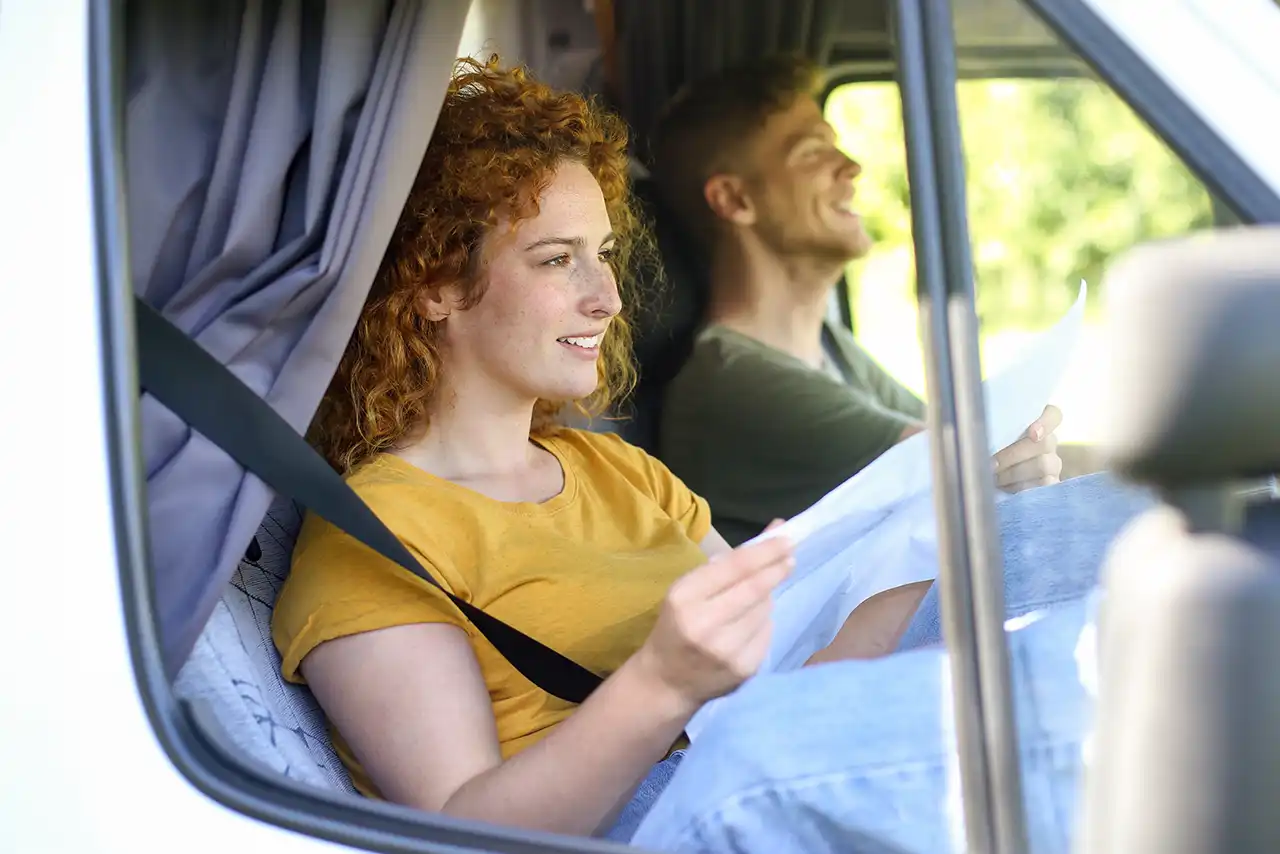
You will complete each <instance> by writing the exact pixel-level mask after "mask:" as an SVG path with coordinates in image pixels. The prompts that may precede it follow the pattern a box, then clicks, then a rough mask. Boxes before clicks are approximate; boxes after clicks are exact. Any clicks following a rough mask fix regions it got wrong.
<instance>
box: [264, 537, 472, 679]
mask: <svg viewBox="0 0 1280 854" xmlns="http://www.w3.org/2000/svg"><path fill="white" fill-rule="evenodd" d="M409 551H410V553H412V554H414V556H415V557H417V558H418V560H419V562H421V563H422V564H423V566H424V568H425V569H426V570H427V571H428V572H430V573H431V574H432V575H433V577H435V578H436V579H437V580H438V581H440V582H441V583H442V584H444V585H445V586H446V587H448V588H449V589H450V592H452V593H454V594H455V595H459V596H462V598H464V599H465V598H466V596H465V594H464V592H463V591H460V590H458V589H456V588H457V587H459V586H461V585H460V584H459V582H458V581H457V580H456V579H450V578H449V576H448V575H447V574H446V573H442V572H441V571H440V570H439V568H438V567H436V566H433V565H432V564H431V562H430V561H429V560H428V559H426V558H425V556H424V555H422V554H421V553H418V552H416V551H415V549H413V548H412V547H410V548H409ZM416 623H448V624H450V625H454V626H458V627H459V628H461V629H462V630H463V631H465V632H467V633H468V635H472V634H473V633H474V631H475V629H474V627H473V626H472V625H471V623H470V622H469V621H467V620H466V618H465V617H463V615H462V612H461V611H460V610H458V608H457V606H455V605H454V604H453V603H452V602H451V601H449V599H448V597H447V596H446V595H445V594H444V593H443V592H442V591H441V590H440V589H439V588H437V587H435V586H433V585H431V584H429V583H428V582H426V581H424V580H423V579H421V578H418V577H417V576H416V575H414V574H412V573H410V572H409V571H408V570H406V569H404V568H403V567H401V566H399V565H398V564H396V563H393V562H392V561H389V560H387V559H386V558H384V557H382V555H380V554H378V553H377V552H375V551H373V550H372V549H370V548H368V547H367V546H365V545H364V544H363V543H361V542H359V541H358V540H356V539H355V538H354V537H351V536H350V535H349V534H347V533H345V532H343V531H341V530H340V529H338V528H336V527H334V526H333V525H331V524H329V523H328V522H326V521H324V520H323V519H320V518H319V517H316V516H314V515H311V514H308V515H307V518H306V521H305V522H304V523H303V527H302V531H301V532H300V533H299V536H298V543H297V547H296V548H295V549H294V554H293V562H292V566H291V568H290V572H289V577H288V579H287V580H286V581H285V584H284V587H283V588H282V589H281V591H280V596H279V598H278V599H277V600H276V606H275V611H274V614H273V616H272V621H271V634H272V639H273V640H274V642H275V645H276V648H277V649H278V650H279V652H280V656H281V658H282V660H283V663H282V666H281V673H282V675H283V676H284V678H285V679H286V680H288V681H290V682H297V683H303V682H304V681H305V680H304V679H303V678H302V673H301V671H300V670H299V665H300V664H301V663H302V660H303V659H304V658H306V656H307V654H308V653H310V652H311V651H312V650H313V649H315V648H316V647H317V646H319V645H320V644H322V643H324V642H326V641H330V640H334V639H336V638H341V637H346V636H348V635H355V634H360V633H362V632H371V631H376V630H378V629H386V628H392V627H394V626H403V625H412V624H416Z"/></svg>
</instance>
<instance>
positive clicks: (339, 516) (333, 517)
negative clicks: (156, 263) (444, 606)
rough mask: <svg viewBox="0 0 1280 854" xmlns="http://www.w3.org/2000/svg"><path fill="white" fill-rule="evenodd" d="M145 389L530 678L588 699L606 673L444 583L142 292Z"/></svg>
mask: <svg viewBox="0 0 1280 854" xmlns="http://www.w3.org/2000/svg"><path fill="white" fill-rule="evenodd" d="M135 314H136V326H137V339H138V353H139V360H138V374H139V378H140V381H141V386H142V389H143V391H146V392H149V393H150V394H151V395H152V396H153V397H155V398H156V400H158V401H159V402H160V403H162V404H164V405H165V406H167V407H168V408H169V409H170V410H172V412H173V413H174V414H175V415H177V416H178V417H179V418H181V419H182V420H183V421H185V422H186V423H187V424H188V425H189V426H190V427H191V428H192V429H193V430H196V431H197V432H199V433H201V434H202V435H204V436H205V437H206V438H207V439H209V441H211V442H213V443H214V444H215V445H217V446H218V447H219V448H221V449H222V450H224V451H226V452H227V453H228V454H230V455H231V457H232V458H233V459H235V460H236V462H238V463H240V465H242V466H244V467H245V468H246V469H248V470H249V471H251V472H253V473H254V474H255V475H257V476H258V477H260V478H262V480H263V481H264V482H265V483H266V484H267V485H268V486H270V487H271V488H272V489H274V490H275V491H276V492H277V493H280V494H282V495H285V496H287V497H289V498H292V499H293V500H295V501H297V502H298V503H299V504H301V505H303V506H304V507H307V508H308V509H310V510H311V511H312V512H314V513H316V514H317V515H319V516H321V517H323V518H324V519H327V520H328V521H329V522H331V523H332V524H334V525H336V526H337V527H339V528H341V529H342V530H343V531H346V532H347V533H348V534H350V535H351V536H352V537H355V538H356V539H357V540H359V541H360V542H362V543H364V544H365V545H366V546H368V547H369V548H371V549H373V550H374V551H375V552H377V553H378V554H380V555H382V556H383V557H385V558H386V559H387V560H390V561H393V562H395V563H397V564H399V565H400V566H402V567H404V568H405V569H407V570H408V571H409V572H412V573H413V574H414V575H416V576H418V577H419V578H421V579H423V580H424V581H427V582H429V583H430V584H433V585H435V586H436V587H438V588H440V590H441V591H443V592H444V594H445V595H446V596H448V597H449V600H450V601H451V602H453V604H455V605H457V606H458V608H459V609H460V610H461V611H462V613H463V614H465V615H466V617H467V619H468V620H470V621H471V622H472V623H473V624H474V625H475V626H476V628H478V629H479V630H480V632H481V633H482V634H483V635H484V636H485V637H486V638H487V639H488V640H489V642H490V643H491V644H493V645H494V647H495V648H496V649H497V650H498V652H499V653H501V654H502V656H503V657H504V658H506V659H507V661H509V662H510V663H511V665H512V666H513V667H515V669H516V670H518V671H520V673H521V674H523V675H524V677H525V678H526V679H528V680H529V681H530V682H532V683H533V684H535V685H537V686H538V687H539V688H541V689H542V690H544V691H546V692H547V693H548V694H552V695H554V696H556V697H559V698H560V699H562V700H565V701H567V702H570V703H581V702H582V701H583V700H585V699H586V698H587V696H588V695H589V694H590V693H591V692H592V691H593V690H595V688H596V686H598V685H599V684H600V682H601V678H600V677H599V676H597V675H596V674H594V673H592V672H591V671H589V670H587V669H586V668H584V667H582V666H581V665H579V664H577V663H576V662H574V661H571V660H570V659H568V658H566V657H564V656H563V655H561V654H560V653H558V652H556V651H555V650H553V649H551V648H550V647H548V646H545V645H543V644H542V643H540V642H538V641H536V640H534V639H533V638H531V637H529V636H528V635H526V634H525V633H523V632H521V631H519V630H518V629H514V628H512V627H511V626H508V625H507V624H506V623H504V622H502V621H501V620H499V619H497V618H495V617H492V616H490V615H488V614H486V613H485V612H484V611H482V610H480V609H479V608H477V607H475V606H474V605H472V604H471V603H470V602H466V601H464V600H462V599H460V598H458V597H457V596H455V595H454V594H453V593H450V592H449V591H448V590H446V589H445V588H444V586H443V585H442V584H440V582H439V581H437V580H436V579H435V578H434V577H432V575H431V573H430V572H428V571H427V570H426V569H425V568H424V567H423V566H422V564H420V563H419V562H418V561H417V560H416V559H415V558H414V557H413V555H412V554H411V553H410V552H409V550H408V549H407V548H405V546H404V544H403V543H402V542H400V540H399V538H397V537H396V535H395V534H393V533H391V530H390V529H389V528H387V526H386V525H384V524H383V523H382V521H381V520H380V519H379V518H378V517H377V516H376V515H375V514H374V512H373V510H371V509H370V508H369V505H367V504H365V502H364V500H363V499H362V498H360V496H359V495H357V494H356V492H355V490H353V489H352V488H351V487H350V486H348V485H347V483H346V481H344V480H343V479H342V477H341V476H340V475H339V474H338V473H337V472H336V471H334V470H333V468H332V467H331V466H330V465H329V464H328V463H327V462H325V460H324V458H323V457H321V456H320V454H319V453H317V452H316V450H315V449H314V448H312V447H311V445H310V444H308V443H307V441H306V440H305V439H304V438H303V437H302V436H300V435H298V433H297V432H296V431H295V430H294V429H293V428H292V427H291V426H289V423H288V422H287V421H285V420H284V418H282V417H281V416H280V414H279V413H277V412H276V411H275V410H274V409H272V408H271V406H270V405H269V404H267V402H266V401H264V400H263V399H262V398H261V397H259V396H258V395H257V394H256V393H254V391H253V390H252V389H251V388H249V387H248V386H247V385H245V384H244V383H243V382H242V381H241V380H240V378H239V377H237V376H236V375H235V374H233V373H231V371H230V370H228V369H227V367H226V366H225V365H223V364H222V363H221V362H219V361H218V360H217V359H215V358H214V357H213V356H212V355H210V354H209V353H208V351H206V350H205V349H204V348H203V347H201V346H200V345H199V344H197V343H196V342H195V341H193V340H191V339H190V338H188V337H187V335H186V334H185V333H184V332H183V331H182V330H181V329H179V328H178V327H176V326H174V325H173V324H172V323H170V322H169V321H168V320H166V319H165V318H164V317H163V316H162V315H161V314H160V313H159V312H157V311H156V310H155V309H153V308H152V307H151V306H150V305H148V304H147V303H146V302H144V301H143V300H142V299H141V298H140V297H135Z"/></svg>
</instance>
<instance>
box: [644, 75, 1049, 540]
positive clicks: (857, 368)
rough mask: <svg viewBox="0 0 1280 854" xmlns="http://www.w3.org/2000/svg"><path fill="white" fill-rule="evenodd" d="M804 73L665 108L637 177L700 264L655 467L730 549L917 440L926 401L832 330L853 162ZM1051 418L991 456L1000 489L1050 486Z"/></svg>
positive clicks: (856, 247) (854, 216)
mask: <svg viewBox="0 0 1280 854" xmlns="http://www.w3.org/2000/svg"><path fill="white" fill-rule="evenodd" d="M819 82H820V78H819V74H818V72H817V70H816V69H815V68H814V67H813V66H811V65H809V64H807V63H806V62H804V61H802V60H798V59H794V58H790V57H775V58H770V59H766V60H764V61H762V62H759V63H756V64H754V65H750V66H746V67H742V68H738V69H734V70H731V71H728V72H725V73H722V74H720V75H718V76H716V77H713V78H709V79H707V80H704V81H702V82H700V83H698V84H696V85H694V86H693V87H692V88H690V89H687V90H686V91H684V92H683V93H681V94H680V95H679V96H677V98H676V99H674V100H673V102H672V103H671V104H670V105H669V107H668V109H667V111H666V113H665V115H664V116H663V118H662V120H661V121H660V123H659V126H658V128H657V130H656V132H655V135H654V139H653V145H652V151H653V175H654V179H655V180H656V182H657V185H658V188H659V192H660V194H661V196H662V198H663V200H664V202H665V203H666V205H667V207H668V208H669V209H670V210H671V211H672V212H673V213H674V214H675V216H676V217H677V219H678V220H679V222H680V224H681V225H682V226H683V227H684V228H685V229H686V230H687V231H688V233H689V234H690V235H691V236H692V237H693V238H694V240H695V241H696V242H697V243H698V245H699V248H700V249H701V250H702V252H703V254H704V258H705V259H706V260H707V261H708V262H709V271H710V273H709V275H710V282H709V285H710V302H709V308H708V313H707V317H706V318H705V326H704V328H703V329H702V330H701V332H700V334H699V337H698V340H697V342H696V344H695V346H694V349H693V352H692V354H691V356H690V358H689V360H688V362H687V363H686V364H685V365H684V366H683V368H682V369H681V371H680V373H679V374H678V375H677V376H676V378H675V379H674V380H673V381H672V382H671V384H670V386H669V387H668V390H667V393H666V399H665V401H664V405H663V413H662V423H661V427H660V430H661V432H660V447H661V453H662V456H663V458H664V460H665V462H666V463H667V464H668V465H669V466H670V467H671V468H672V469H673V470H674V471H675V472H676V474H678V475H679V476H680V477H681V478H682V479H684V480H685V482H686V483H688V484H689V486H690V487H691V488H692V489H693V490H694V491H696V492H698V493H700V494H702V495H703V496H705V497H706V498H707V500H708V501H709V502H710V504H711V507H712V511H713V514H714V516H715V519H716V526H717V528H718V529H719V530H720V531H721V532H722V533H723V534H724V536H725V537H726V539H728V540H729V542H730V543H732V544H735V545H736V544H738V543H741V542H743V541H745V540H747V539H749V538H750V537H752V536H754V535H755V534H758V533H759V532H760V531H761V530H763V529H764V527H765V526H766V525H767V524H768V523H769V521H770V520H772V519H775V518H788V517H790V516H793V515H795V514H796V513H799V512H800V511H802V510H804V509H805V508H806V507H808V506H810V505H811V504H813V503H814V502H815V501H816V500H818V499H819V498H821V497H822V496H823V495H824V494H826V493H827V492H829V491H830V490H831V489H833V488H834V487H836V486H838V485H839V484H840V483H842V482H843V481H845V480H846V479H848V478H849V477H851V476H853V475H854V474H856V473H857V472H858V471H860V470H861V469H862V468H864V467H865V466H867V465H868V464H869V463H871V462H872V461H873V460H875V459H876V458H877V457H878V456H880V455H881V454H882V453H884V452H885V451H886V450H888V449H889V448H890V447H891V446H892V445H893V444H895V443H896V442H899V441H902V440H903V439H905V438H907V437H908V436H911V435H912V434H914V433H917V432H919V431H920V430H921V429H923V424H922V422H923V419H924V404H923V403H922V402H921V401H920V400H919V399H918V398H917V397H915V396H914V395H913V394H911V392H909V391H908V390H907V389H906V388H904V387H903V386H902V385H901V384H899V383H898V382H896V381H895V380H894V379H893V378H892V377H891V376H889V374H887V373H886V372H885V371H884V370H883V369H882V368H881V367H880V366H879V365H877V364H876V363H875V362H874V361H873V360H872V359H871V357H870V356H869V355H868V354H867V353H866V352H865V351H863V350H862V348H861V347H859V345H858V344H857V342H856V341H855V340H854V338H853V336H852V335H850V334H849V332H848V330H847V329H845V328H844V327H842V326H840V325H838V324H830V323H827V322H825V318H826V314H827V307H828V305H829V301H830V297H831V293H832V289H833V288H834V286H835V285H836V283H837V282H838V281H839V279H840V276H841V274H842V272H843V271H844V268H845V265H846V264H848V263H849V262H850V261H852V260H854V259H856V258H859V257H861V256H863V255H865V254H866V252H867V251H868V250H869V249H870V248H871V238H870V236H869V235H868V234H867V231H866V229H865V228H864V226H863V223H862V219H861V217H860V216H859V215H858V213H857V211H856V209H855V207H854V203H855V179H856V178H857V177H858V175H859V174H860V173H861V171H862V167H861V166H859V164H858V163H857V162H855V161H854V160H852V159H850V158H849V157H848V156H846V155H845V154H844V153H843V152H841V151H840V149H838V148H837V147H836V137H835V132H834V131H833V130H832V128H831V126H830V125H829V124H827V122H826V121H825V120H824V119H823V115H822V109H821V107H820V105H819V104H818V101H817V98H816V95H817V93H818V91H819V90H818V86H819ZM1060 421H1061V414H1060V413H1059V412H1058V411H1057V410H1056V409H1055V408H1053V407H1049V408H1048V409H1047V410H1046V411H1045V413H1044V414H1043V415H1042V416H1041V417H1040V419H1038V420H1037V422H1036V423H1034V424H1032V425H1031V426H1030V428H1028V431H1027V434H1026V436H1024V438H1023V439H1022V440H1020V441H1019V442H1017V443H1015V444H1014V445H1011V446H1010V447H1008V448H1006V449H1004V450H1003V451H1001V452H1000V453H999V454H997V455H996V479H997V484H998V486H999V487H1000V488H1001V489H1004V490H1006V491H1009V492H1016V491H1020V490H1023V489H1027V488H1030V487H1033V486H1038V485H1042V484H1049V483H1055V482H1056V481H1057V480H1058V476H1059V474H1060V472H1061V468H1062V461H1061V460H1060V459H1059V458H1058V456H1057V453H1056V447H1057V438H1056V436H1055V435H1054V432H1053V431H1054V429H1055V428H1056V427H1057V426H1058V424H1059V422H1060Z"/></svg>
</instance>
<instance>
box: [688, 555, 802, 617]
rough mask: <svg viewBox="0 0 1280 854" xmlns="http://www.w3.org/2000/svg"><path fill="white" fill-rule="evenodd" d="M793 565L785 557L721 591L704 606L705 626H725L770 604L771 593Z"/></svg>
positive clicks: (792, 561)
mask: <svg viewBox="0 0 1280 854" xmlns="http://www.w3.org/2000/svg"><path fill="white" fill-rule="evenodd" d="M794 565H795V563H794V559H793V558H792V557H791V556H790V555H787V556H785V557H783V558H782V559H780V560H776V561H774V562H773V563H770V564H766V565H765V566H763V567H761V568H760V569H759V570H758V571H756V572H753V573H751V574H749V575H745V576H743V578H742V579H741V580H740V581H739V582H738V583H737V584H734V585H732V586H730V587H726V588H725V589H723V590H721V591H720V592H719V593H717V594H716V595H715V596H713V597H711V598H710V599H709V600H708V601H707V603H706V606H705V607H706V609H707V612H706V615H707V620H708V622H709V623H712V624H719V625H725V624H728V623H730V622H733V621H734V620H738V619H740V618H741V617H742V616H743V615H744V614H747V613H748V612H750V611H751V610H752V609H754V608H755V607H756V606H757V605H759V604H765V605H768V604H770V603H771V601H772V596H773V591H774V589H775V588H777V586H778V585H779V584H781V583H782V582H783V581H784V580H786V577H787V576H788V575H790V574H791V569H792V567H793V566H794Z"/></svg>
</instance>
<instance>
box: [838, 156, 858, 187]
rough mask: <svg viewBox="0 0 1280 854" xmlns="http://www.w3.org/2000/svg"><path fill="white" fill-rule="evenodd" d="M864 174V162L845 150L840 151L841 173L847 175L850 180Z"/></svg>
mask: <svg viewBox="0 0 1280 854" xmlns="http://www.w3.org/2000/svg"><path fill="white" fill-rule="evenodd" d="M861 174H862V164H861V163H859V162H858V161H856V160H854V159H853V158H852V157H850V156H849V155H847V154H845V153H844V152H843V151H842V152H840V175H841V176H847V177H848V178H849V180H851V181H852V180H853V179H854V178H857V177H858V176H859V175H861Z"/></svg>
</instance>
